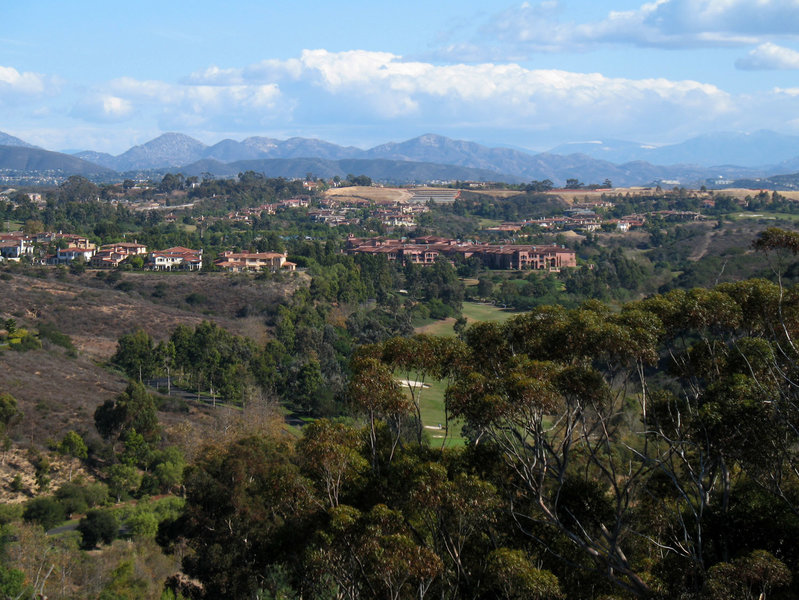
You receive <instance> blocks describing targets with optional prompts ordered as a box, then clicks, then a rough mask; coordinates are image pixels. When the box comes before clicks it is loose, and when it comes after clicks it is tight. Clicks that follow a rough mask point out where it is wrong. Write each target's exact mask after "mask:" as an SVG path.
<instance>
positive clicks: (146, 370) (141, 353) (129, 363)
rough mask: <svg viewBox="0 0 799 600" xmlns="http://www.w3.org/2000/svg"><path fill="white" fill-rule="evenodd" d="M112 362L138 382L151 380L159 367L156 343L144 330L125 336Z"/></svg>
mask: <svg viewBox="0 0 799 600" xmlns="http://www.w3.org/2000/svg"><path fill="white" fill-rule="evenodd" d="M111 362H112V363H114V364H115V365H117V366H119V368H120V369H122V370H123V371H124V372H125V374H126V375H127V376H128V377H130V378H131V379H136V380H138V381H144V380H146V379H150V378H152V376H153V375H154V374H155V371H156V368H157V366H158V363H157V357H156V355H155V343H154V342H153V339H152V338H151V337H150V335H149V334H148V333H147V332H146V331H144V330H142V329H139V330H137V331H136V332H135V333H131V334H127V335H123V336H122V337H121V338H119V342H117V351H116V353H115V354H114V356H112V357H111Z"/></svg>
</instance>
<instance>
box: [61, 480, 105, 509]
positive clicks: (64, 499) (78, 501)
mask: <svg viewBox="0 0 799 600" xmlns="http://www.w3.org/2000/svg"><path fill="white" fill-rule="evenodd" d="M55 497H56V499H57V500H58V501H59V502H60V503H61V504H62V505H63V507H64V510H65V511H66V513H67V515H71V514H74V513H85V512H86V510H87V509H89V508H92V507H94V506H99V505H102V504H104V503H105V502H106V501H107V500H108V488H106V486H105V485H103V484H102V483H92V484H78V483H65V484H64V485H62V486H61V487H60V488H58V491H56V493H55Z"/></svg>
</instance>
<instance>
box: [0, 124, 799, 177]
mask: <svg viewBox="0 0 799 600" xmlns="http://www.w3.org/2000/svg"><path fill="white" fill-rule="evenodd" d="M0 148H3V149H4V150H3V152H0V169H15V170H24V169H32V170H36V169H38V170H51V171H60V172H63V173H69V174H72V173H76V174H82V175H86V174H92V175H94V176H95V177H99V178H103V177H110V176H111V175H112V174H113V173H114V172H115V173H117V174H131V173H144V174H146V173H148V172H152V174H155V175H157V174H158V173H165V172H169V171H172V172H177V171H181V172H183V173H184V174H186V175H192V174H202V173H211V174H213V175H215V176H222V177H226V176H235V175H236V174H237V173H239V172H241V171H242V170H255V171H259V172H264V173H265V174H266V175H268V176H273V177H274V176H284V177H304V176H305V175H306V174H307V173H312V174H313V175H315V176H317V177H332V176H334V175H339V176H344V175H346V174H348V173H354V174H364V175H368V176H370V177H372V179H375V180H379V181H386V182H392V183H403V182H419V181H432V180H454V179H468V180H476V181H489V180H493V181H507V182H520V181H530V180H543V179H551V180H552V181H554V182H555V183H556V184H559V183H563V182H564V181H565V180H567V179H579V180H580V181H583V182H586V183H601V182H602V181H604V180H605V179H609V180H611V181H612V182H613V183H614V184H615V185H645V184H649V183H652V182H656V181H657V182H660V181H663V182H665V183H667V184H671V183H672V182H679V183H680V184H681V185H694V184H701V183H705V182H707V180H724V181H729V180H732V179H749V180H755V181H757V180H758V179H761V178H764V177H768V176H770V175H776V174H784V173H789V172H795V171H797V170H799V137H798V136H790V135H785V134H780V133H776V132H773V131H758V132H754V133H751V134H739V133H717V134H708V135H703V136H699V137H696V138H692V139H690V140H686V141H684V142H681V143H679V144H673V145H669V146H660V147H654V146H651V145H647V144H642V143H637V142H629V141H621V140H606V141H589V142H581V143H573V144H564V145H561V146H557V147H555V148H553V149H551V150H550V151H548V152H543V153H532V152H524V151H521V150H517V149H512V148H490V147H486V146H483V145H480V144H477V143H474V142H469V141H462V140H454V139H450V138H447V137H444V136H440V135H435V134H425V135H422V136H419V137H416V138H414V139H411V140H407V141H404V142H399V143H397V142H390V143H386V144H382V145H379V146H375V147H373V148H369V149H366V150H363V149H360V148H356V147H353V146H339V145H336V144H332V143H330V142H326V141H323V140H317V139H308V138H299V137H295V138H290V139H287V140H278V139H274V138H268V137H249V138H246V139H244V140H242V141H240V142H239V141H235V140H231V139H225V140H222V141H220V142H218V143H216V144H213V145H210V146H209V145H206V144H204V143H202V142H200V141H198V140H196V139H194V138H191V137H189V136H186V135H183V134H180V133H165V134H163V135H161V136H159V137H157V138H155V139H153V140H151V141H149V142H147V143H145V144H142V145H139V146H134V147H132V148H130V149H129V150H127V151H126V152H123V153H122V154H119V155H118V156H113V155H111V154H106V153H102V152H94V151H82V152H76V153H74V154H72V155H66V154H60V153H52V152H47V151H45V150H42V149H40V148H36V147H35V146H32V145H31V144H27V143H26V142H24V141H23V140H20V139H19V138H15V137H13V136H9V135H7V134H3V133H2V132H0ZM664 165H665V166H664Z"/></svg>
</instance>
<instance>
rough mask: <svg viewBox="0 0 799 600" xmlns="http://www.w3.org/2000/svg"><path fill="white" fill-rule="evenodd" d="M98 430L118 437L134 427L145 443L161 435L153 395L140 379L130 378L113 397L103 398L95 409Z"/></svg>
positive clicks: (103, 433)
mask: <svg viewBox="0 0 799 600" xmlns="http://www.w3.org/2000/svg"><path fill="white" fill-rule="evenodd" d="M94 424H95V426H96V427H97V431H98V432H99V433H100V435H101V436H103V438H105V439H106V440H117V439H118V438H120V437H121V436H124V435H127V434H128V433H129V432H131V431H137V432H138V433H139V434H140V435H141V436H143V438H144V440H145V441H147V442H148V443H153V442H155V441H157V440H158V438H159V437H160V427H159V425H158V415H157V413H156V408H155V402H154V401H153V397H152V396H151V395H150V394H149V393H147V390H146V388H145V387H144V386H143V385H142V384H141V383H136V382H131V383H129V384H128V387H127V388H126V389H125V391H124V392H123V393H122V394H120V395H119V396H117V397H116V398H115V399H114V400H106V401H105V402H104V403H103V404H101V405H100V406H98V407H97V410H95V412H94Z"/></svg>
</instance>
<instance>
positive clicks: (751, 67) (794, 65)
mask: <svg viewBox="0 0 799 600" xmlns="http://www.w3.org/2000/svg"><path fill="white" fill-rule="evenodd" d="M735 66H736V67H738V68H739V69H744V70H748V71H757V70H778V69H779V70H793V69H799V52H797V51H796V50H791V49H790V48H784V47H782V46H777V45H776V44H772V43H771V42H766V43H765V44H761V45H760V46H758V47H757V48H755V49H754V50H752V51H751V52H749V54H747V55H746V56H745V57H743V58H739V59H738V60H737V61H736V62H735Z"/></svg>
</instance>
